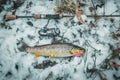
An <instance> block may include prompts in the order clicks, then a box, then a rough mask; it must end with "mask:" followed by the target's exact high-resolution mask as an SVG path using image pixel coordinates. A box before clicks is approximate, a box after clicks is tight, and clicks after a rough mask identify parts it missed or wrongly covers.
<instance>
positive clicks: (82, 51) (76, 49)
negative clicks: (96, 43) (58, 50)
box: [70, 48, 85, 54]
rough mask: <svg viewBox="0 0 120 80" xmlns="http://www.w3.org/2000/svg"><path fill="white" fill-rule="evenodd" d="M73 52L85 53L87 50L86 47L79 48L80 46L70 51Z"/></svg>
mask: <svg viewBox="0 0 120 80" xmlns="http://www.w3.org/2000/svg"><path fill="white" fill-rule="evenodd" d="M70 53H71V54H84V53H85V50H84V49H79V48H73V49H72V50H71V51H70Z"/></svg>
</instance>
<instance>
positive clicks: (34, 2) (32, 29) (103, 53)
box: [0, 0, 120, 80]
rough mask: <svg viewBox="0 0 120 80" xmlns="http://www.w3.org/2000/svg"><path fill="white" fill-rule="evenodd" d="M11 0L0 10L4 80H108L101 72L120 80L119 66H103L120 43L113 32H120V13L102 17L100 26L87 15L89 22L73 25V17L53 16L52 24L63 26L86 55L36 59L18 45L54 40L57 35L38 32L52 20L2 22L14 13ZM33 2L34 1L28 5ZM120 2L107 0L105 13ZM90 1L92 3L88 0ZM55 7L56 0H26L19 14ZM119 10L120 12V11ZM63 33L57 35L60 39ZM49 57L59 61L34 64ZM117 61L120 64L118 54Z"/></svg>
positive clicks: (68, 37) (67, 38)
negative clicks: (42, 66)
mask: <svg viewBox="0 0 120 80" xmlns="http://www.w3.org/2000/svg"><path fill="white" fill-rule="evenodd" d="M0 1H1V0H0ZM10 1H11V3H9V2H7V3H6V4H5V5H3V7H4V10H2V11H1V13H0V21H1V22H0V23H1V25H0V80H105V79H100V77H99V76H100V75H99V72H100V73H101V74H102V76H103V77H105V78H106V79H107V80H120V78H119V76H120V75H119V74H120V71H119V68H117V70H116V69H115V68H111V69H109V70H104V69H102V68H101V67H100V66H101V64H102V63H103V61H104V60H105V59H106V58H107V56H108V55H110V54H111V53H112V50H113V49H117V48H118V47H119V45H120V44H118V46H117V45H116V43H117V42H119V41H120V37H118V39H114V38H113V37H112V34H113V33H120V17H114V18H100V19H98V20H97V27H93V25H92V24H90V21H94V19H93V18H87V24H83V25H72V24H71V23H70V21H69V18H63V19H60V20H58V23H57V22H56V21H55V20H50V23H49V25H48V28H56V25H57V27H58V28H59V29H60V36H62V37H63V38H65V41H66V42H68V43H72V44H75V45H78V46H81V47H83V48H85V49H86V53H85V56H84V57H74V58H72V59H71V60H69V59H64V58H63V59H50V58H45V57H39V58H36V59H35V58H34V56H33V54H27V53H26V52H20V51H19V50H18V48H19V47H20V46H21V45H22V43H23V42H24V43H26V44H27V45H29V46H35V45H42V44H50V43H52V42H53V37H42V36H40V35H39V34H38V31H39V30H40V29H41V28H43V27H44V26H45V25H46V23H47V21H48V20H40V19H37V20H35V19H30V18H29V19H16V20H10V21H7V22H6V23H5V25H4V24H2V23H3V22H4V20H3V15H5V14H10V13H11V10H10V9H11V8H10V7H11V6H12V5H13V3H12V0H10ZM18 1H24V0H18ZM73 1H74V0H73ZM88 1H90V0H88ZM30 2H31V5H28V4H29V3H30ZM119 4H120V0H106V4H105V14H108V15H109V14H111V13H113V12H115V11H116V10H120V5H119ZM88 5H91V3H90V2H88ZM55 7H56V5H55V0H53V1H50V0H26V1H24V4H23V5H21V6H20V7H19V8H18V9H17V10H16V12H15V14H16V15H32V14H34V13H41V14H48V13H49V14H54V12H53V9H54V8H55ZM88 8H89V6H87V7H85V8H84V10H85V13H86V14H90V11H89V9H88ZM103 13H104V11H103V8H98V9H97V14H103ZM115 14H116V15H120V11H118V12H115V13H114V15H115ZM111 19H112V20H113V22H111ZM118 29H119V31H118ZM30 37H32V38H30ZM62 37H55V38H56V41H57V40H59V39H61V38H62ZM45 60H51V61H53V62H54V61H55V62H56V63H57V64H56V65H54V66H52V67H47V68H45V69H35V68H34V65H35V64H40V63H42V62H43V61H45ZM113 61H115V62H117V63H119V64H120V60H119V59H118V58H116V59H115V60H113ZM92 73H93V74H92ZM91 74H92V75H91ZM115 76H117V78H115Z"/></svg>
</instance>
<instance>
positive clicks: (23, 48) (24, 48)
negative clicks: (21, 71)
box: [18, 42, 28, 51]
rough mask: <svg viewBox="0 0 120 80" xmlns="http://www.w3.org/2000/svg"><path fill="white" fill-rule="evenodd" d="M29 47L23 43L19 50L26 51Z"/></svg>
mask: <svg viewBox="0 0 120 80" xmlns="http://www.w3.org/2000/svg"><path fill="white" fill-rule="evenodd" d="M27 47H28V45H27V44H26V43H24V42H23V43H22V46H21V47H20V48H18V50H19V51H26V48H27Z"/></svg>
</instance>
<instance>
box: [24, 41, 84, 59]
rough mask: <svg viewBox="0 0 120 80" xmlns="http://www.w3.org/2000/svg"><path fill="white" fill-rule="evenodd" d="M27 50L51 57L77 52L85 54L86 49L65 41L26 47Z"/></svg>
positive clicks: (37, 54)
mask: <svg viewBox="0 0 120 80" xmlns="http://www.w3.org/2000/svg"><path fill="white" fill-rule="evenodd" d="M25 51H26V52H28V53H34V57H35V58H37V57H39V56H48V57H50V58H54V57H70V56H74V55H75V54H80V55H83V54H84V53H85V49H84V48H81V47H79V46H76V45H73V44H70V43H64V44H46V45H40V46H35V47H26V48H25Z"/></svg>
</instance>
